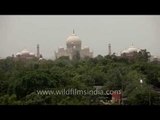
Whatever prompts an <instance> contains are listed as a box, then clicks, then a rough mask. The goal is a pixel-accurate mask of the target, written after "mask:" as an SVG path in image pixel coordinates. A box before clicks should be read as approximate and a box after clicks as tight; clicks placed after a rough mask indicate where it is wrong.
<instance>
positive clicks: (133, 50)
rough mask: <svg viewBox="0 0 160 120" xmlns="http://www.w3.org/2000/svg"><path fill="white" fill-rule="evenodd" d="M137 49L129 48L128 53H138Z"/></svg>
mask: <svg viewBox="0 0 160 120" xmlns="http://www.w3.org/2000/svg"><path fill="white" fill-rule="evenodd" d="M138 51H139V49H138V48H135V47H134V46H131V47H129V48H128V52H129V53H131V52H138Z"/></svg>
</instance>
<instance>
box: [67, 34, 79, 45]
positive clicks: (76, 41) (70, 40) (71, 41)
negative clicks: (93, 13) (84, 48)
mask: <svg viewBox="0 0 160 120" xmlns="http://www.w3.org/2000/svg"><path fill="white" fill-rule="evenodd" d="M66 43H67V44H81V40H80V38H79V37H78V36H77V35H76V34H74V33H73V34H72V35H70V36H69V37H68V38H67V40H66Z"/></svg>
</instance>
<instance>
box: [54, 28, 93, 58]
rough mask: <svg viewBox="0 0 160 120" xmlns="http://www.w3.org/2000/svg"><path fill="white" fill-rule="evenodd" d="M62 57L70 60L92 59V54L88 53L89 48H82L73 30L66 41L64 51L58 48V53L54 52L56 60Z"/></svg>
mask: <svg viewBox="0 0 160 120" xmlns="http://www.w3.org/2000/svg"><path fill="white" fill-rule="evenodd" d="M62 56H67V57H69V59H70V60H72V59H74V58H77V59H79V58H81V59H83V58H92V57H93V52H92V51H90V49H89V47H84V48H82V41H81V40H80V38H79V37H78V36H77V35H76V34H75V33H74V30H73V33H72V34H71V35H70V36H69V37H68V38H67V39H66V49H65V48H63V47H59V48H58V51H57V52H55V58H56V59H57V58H60V57H62Z"/></svg>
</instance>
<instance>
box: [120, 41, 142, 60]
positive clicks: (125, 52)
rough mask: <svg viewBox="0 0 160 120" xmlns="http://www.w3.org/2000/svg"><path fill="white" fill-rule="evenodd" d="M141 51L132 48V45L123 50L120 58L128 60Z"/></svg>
mask: <svg viewBox="0 0 160 120" xmlns="http://www.w3.org/2000/svg"><path fill="white" fill-rule="evenodd" d="M141 50H143V49H140V48H136V47H134V46H133V44H132V45H131V46H130V47H129V48H128V49H125V50H123V51H122V52H121V56H122V57H127V58H130V57H134V56H135V54H137V53H138V52H140V51H141Z"/></svg>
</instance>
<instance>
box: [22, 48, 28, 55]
mask: <svg viewBox="0 0 160 120" xmlns="http://www.w3.org/2000/svg"><path fill="white" fill-rule="evenodd" d="M21 54H22V55H26V54H29V51H28V50H27V49H24V50H22V51H21Z"/></svg>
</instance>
